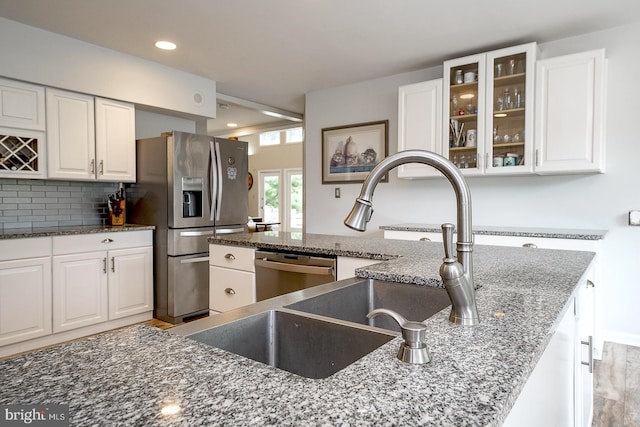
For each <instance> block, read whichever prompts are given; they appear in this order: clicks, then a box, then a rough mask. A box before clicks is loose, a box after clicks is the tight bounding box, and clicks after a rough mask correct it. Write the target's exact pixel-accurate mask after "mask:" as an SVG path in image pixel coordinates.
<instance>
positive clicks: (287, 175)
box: [258, 169, 303, 231]
mask: <svg viewBox="0 0 640 427" xmlns="http://www.w3.org/2000/svg"><path fill="white" fill-rule="evenodd" d="M258 176H259V188H258V192H259V195H258V197H259V205H260V206H259V210H260V216H262V220H263V221H264V222H270V223H279V225H274V226H272V228H273V229H274V230H282V231H302V214H303V210H302V191H303V186H302V184H303V182H302V169H285V170H284V182H283V180H282V176H283V171H282V170H281V169H271V170H261V171H258Z"/></svg>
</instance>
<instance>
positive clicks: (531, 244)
mask: <svg viewBox="0 0 640 427" xmlns="http://www.w3.org/2000/svg"><path fill="white" fill-rule="evenodd" d="M522 247H523V248H533V249H537V248H538V245H536V244H535V243H525V244H524V245H522Z"/></svg>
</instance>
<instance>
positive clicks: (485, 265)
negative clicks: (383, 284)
mask: <svg viewBox="0 0 640 427" xmlns="http://www.w3.org/2000/svg"><path fill="white" fill-rule="evenodd" d="M294 237H298V236H296V235H290V234H289V233H277V234H273V233H271V234H267V233H246V234H239V235H229V236H224V237H220V238H214V239H211V241H213V242H214V243H220V244H236V245H240V246H253V247H264V245H268V244H270V245H273V246H272V247H273V248H275V247H281V248H283V249H284V248H287V249H291V248H296V250H299V251H307V252H310V253H311V252H313V253H319V252H320V253H326V254H334V255H344V256H362V255H365V256H364V257H369V258H372V259H381V260H382V262H381V263H378V264H375V265H373V266H370V267H364V268H362V269H358V276H362V277H368V276H369V275H375V274H383V273H385V272H386V273H388V274H391V276H394V277H395V275H396V274H398V273H399V272H400V273H401V274H404V275H407V276H410V277H418V276H422V280H423V284H430V285H433V284H435V283H436V282H438V281H439V276H438V269H437V268H432V267H433V266H434V265H438V266H439V264H440V262H441V258H442V253H441V251H442V249H441V244H437V243H432V242H403V241H391V242H393V243H390V241H385V240H384V239H368V238H350V237H342V236H323V235H305V236H300V237H301V238H300V239H296V238H294ZM313 244H317V245H318V247H313V246H312V245H313ZM391 245H397V246H391ZM332 247H333V249H331V248H332ZM376 254H377V255H376ZM593 256H594V254H593V253H590V252H575V251H558V250H546V249H529V248H509V247H497V246H476V247H475V248H474V262H475V267H474V273H475V280H476V283H477V284H478V285H480V286H481V289H479V290H478V291H477V293H476V298H477V305H478V311H479V314H480V317H481V324H480V325H478V326H475V327H463V326H458V325H453V324H451V323H449V322H448V320H447V318H448V311H449V310H448V309H445V310H443V311H441V312H439V313H437V314H436V315H435V316H433V317H431V318H430V319H428V320H427V322H426V324H427V328H428V334H427V335H428V338H427V344H428V347H429V351H430V354H431V357H432V362H431V363H429V364H426V365H409V364H404V363H402V362H400V361H398V360H397V358H396V353H397V349H398V346H399V344H400V343H401V338H395V339H393V340H391V341H390V342H389V343H387V344H385V345H383V346H381V347H380V348H378V349H377V350H375V351H373V352H372V353H370V354H368V355H367V356H365V357H363V358H362V359H360V360H358V361H357V362H355V363H353V364H352V365H350V366H348V367H347V368H345V369H343V370H341V371H339V372H337V373H335V374H334V375H332V376H330V377H328V378H326V379H320V380H314V379H307V378H302V377H300V376H297V375H295V374H291V373H288V372H285V371H282V370H278V369H275V368H271V367H268V366H266V365H263V364H261V363H259V362H255V361H252V360H249V359H245V358H242V357H240V356H236V355H234V354H231V353H227V352H224V351H222V350H219V349H216V348H214V347H210V346H207V345H205V344H202V343H199V342H195V341H193V340H190V339H188V338H185V337H182V336H178V335H175V334H172V333H171V332H170V331H161V330H158V329H155V328H151V327H146V326H134V327H129V328H125V329H121V330H117V331H114V332H110V333H104V334H100V335H97V336H93V337H89V338H86V339H82V340H78V341H75V342H72V343H69V344H65V345H62V346H58V347H53V348H50V349H46V350H42V351H39V352H33V353H29V354H25V355H22V356H19V357H16V358H13V359H9V360H5V361H3V362H0V382H1V383H2V385H3V386H2V388H0V403H2V404H7V403H41V402H48V403H66V404H69V405H70V416H71V424H72V425H86V424H98V425H132V424H138V425H167V426H168V425H255V426H264V425H278V426H281V425H296V426H316V425H361V426H365V425H366V426H368V425H440V426H460V425H491V426H497V425H500V424H501V423H502V422H503V421H504V419H505V417H506V415H507V414H508V412H509V410H510V408H511V407H512V405H513V403H514V401H515V400H516V398H517V396H518V394H519V392H520V390H521V389H522V387H523V386H524V384H525V382H526V381H527V379H528V377H529V375H530V373H531V371H532V370H533V368H534V366H535V365H536V363H537V361H538V359H539V358H540V356H541V354H542V352H543V351H544V349H545V347H546V345H547V343H548V342H549V340H550V338H551V335H552V334H553V332H554V331H555V328H556V327H557V322H558V321H559V319H560V317H561V316H562V314H563V313H564V312H566V310H567V309H568V307H569V306H570V305H569V300H570V298H571V296H572V295H573V294H574V292H575V290H576V285H577V284H578V283H579V282H580V281H581V279H582V278H583V277H584V274H586V271H587V270H588V268H589V266H590V264H591V261H592V259H593ZM432 258H433V259H432ZM414 268H421V269H422V270H420V271H419V272H414V271H409V270H410V269H414ZM395 270H397V271H395ZM203 320H207V319H203ZM196 322H199V321H196ZM167 404H177V405H179V406H180V410H179V411H178V413H177V414H174V415H162V414H161V412H160V411H161V409H162V407H163V406H165V405H167Z"/></svg>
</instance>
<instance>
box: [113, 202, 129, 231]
mask: <svg viewBox="0 0 640 427" xmlns="http://www.w3.org/2000/svg"><path fill="white" fill-rule="evenodd" d="M118 203H120V212H119V213H118V215H116V214H115V213H114V212H112V211H110V212H109V224H111V225H124V218H125V213H126V211H125V201H124V200H120V201H119V202H118Z"/></svg>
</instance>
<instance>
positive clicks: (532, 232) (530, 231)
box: [380, 223, 607, 240]
mask: <svg viewBox="0 0 640 427" xmlns="http://www.w3.org/2000/svg"><path fill="white" fill-rule="evenodd" d="M380 229H381V230H394V231H418V232H422V233H442V228H440V225H439V224H417V223H407V224H396V225H382V226H380ZM473 234H482V235H487V236H517V237H542V238H546V239H577V240H601V239H604V236H605V234H607V230H584V229H578V228H576V229H572V228H541V227H499V226H482V225H475V224H474V225H473Z"/></svg>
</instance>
